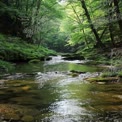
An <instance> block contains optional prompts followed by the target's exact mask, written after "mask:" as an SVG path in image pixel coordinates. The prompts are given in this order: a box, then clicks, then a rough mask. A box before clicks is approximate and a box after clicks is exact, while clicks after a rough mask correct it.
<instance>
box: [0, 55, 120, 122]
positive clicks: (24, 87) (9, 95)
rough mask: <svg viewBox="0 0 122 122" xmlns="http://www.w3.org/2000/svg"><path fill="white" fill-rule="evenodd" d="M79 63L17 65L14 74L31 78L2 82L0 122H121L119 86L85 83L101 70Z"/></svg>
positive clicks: (46, 62) (60, 61) (53, 62)
mask: <svg viewBox="0 0 122 122" xmlns="http://www.w3.org/2000/svg"><path fill="white" fill-rule="evenodd" d="M79 62H83V61H64V60H62V58H61V57H60V56H58V57H53V59H52V60H51V61H45V62H41V63H38V64H20V65H18V66H17V68H16V71H15V75H17V74H16V73H29V74H34V75H32V76H31V77H26V75H25V77H24V78H19V79H16V80H12V79H11V80H9V81H5V82H4V81H3V82H2V83H1V85H0V122H5V121H6V122H8V121H9V122H122V85H121V84H109V85H98V84H90V83H88V82H86V81H84V80H83V79H84V78H86V77H91V76H95V75H97V73H96V72H98V71H100V69H99V68H98V67H95V66H86V65H80V64H76V63H79ZM70 70H77V71H81V72H83V73H81V74H79V75H76V76H72V75H71V72H70ZM85 72H86V73H85ZM11 77H12V76H11Z"/></svg>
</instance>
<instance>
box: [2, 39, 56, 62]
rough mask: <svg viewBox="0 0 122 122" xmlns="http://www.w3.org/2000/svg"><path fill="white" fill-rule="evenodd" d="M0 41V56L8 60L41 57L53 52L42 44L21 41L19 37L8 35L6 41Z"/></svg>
mask: <svg viewBox="0 0 122 122" xmlns="http://www.w3.org/2000/svg"><path fill="white" fill-rule="evenodd" d="M10 39H11V41H10ZM0 43H1V45H0V57H2V58H3V59H4V60H8V61H28V60H31V59H41V57H44V56H47V55H51V54H54V53H55V52H54V51H52V50H49V49H47V48H44V47H43V46H38V45H32V44H28V43H26V42H23V41H22V40H21V39H20V38H14V37H9V38H8V39H7V40H6V41H1V42H0Z"/></svg>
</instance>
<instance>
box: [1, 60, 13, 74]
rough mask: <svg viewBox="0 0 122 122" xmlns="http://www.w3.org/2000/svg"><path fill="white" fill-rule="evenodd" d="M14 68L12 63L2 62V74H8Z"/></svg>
mask: <svg viewBox="0 0 122 122" xmlns="http://www.w3.org/2000/svg"><path fill="white" fill-rule="evenodd" d="M13 68H14V66H13V65H12V64H11V63H8V62H6V61H2V60H0V72H8V71H11V70H12V69H13Z"/></svg>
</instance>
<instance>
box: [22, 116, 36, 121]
mask: <svg viewBox="0 0 122 122" xmlns="http://www.w3.org/2000/svg"><path fill="white" fill-rule="evenodd" d="M22 120H23V121H24V122H33V121H34V118H33V116H30V115H25V116H23V117H22Z"/></svg>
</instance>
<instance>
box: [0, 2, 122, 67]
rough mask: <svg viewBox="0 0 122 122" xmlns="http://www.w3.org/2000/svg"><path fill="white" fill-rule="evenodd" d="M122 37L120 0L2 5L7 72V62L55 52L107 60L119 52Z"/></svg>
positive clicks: (2, 57) (0, 36)
mask: <svg viewBox="0 0 122 122" xmlns="http://www.w3.org/2000/svg"><path fill="white" fill-rule="evenodd" d="M121 38H122V2H121V0H103V1H99V0H97V1H93V0H86V1H84V0H59V1H57V0H52V1H48V0H25V1H23V0H1V1H0V43H1V44H0V62H1V64H0V65H1V67H3V68H4V64H6V62H5V61H8V62H11V61H12V62H16V61H29V60H32V59H43V58H44V57H45V56H47V55H52V54H54V55H55V54H56V52H62V53H75V54H78V55H79V56H84V57H85V58H86V59H95V60H97V59H98V60H99V59H100V60H102V58H103V60H104V59H105V60H107V59H110V52H111V49H114V48H116V49H115V51H117V52H118V51H119V52H121V46H122V39H121ZM101 54H104V55H101ZM120 55H121V54H120ZM105 60H104V61H105Z"/></svg>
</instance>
